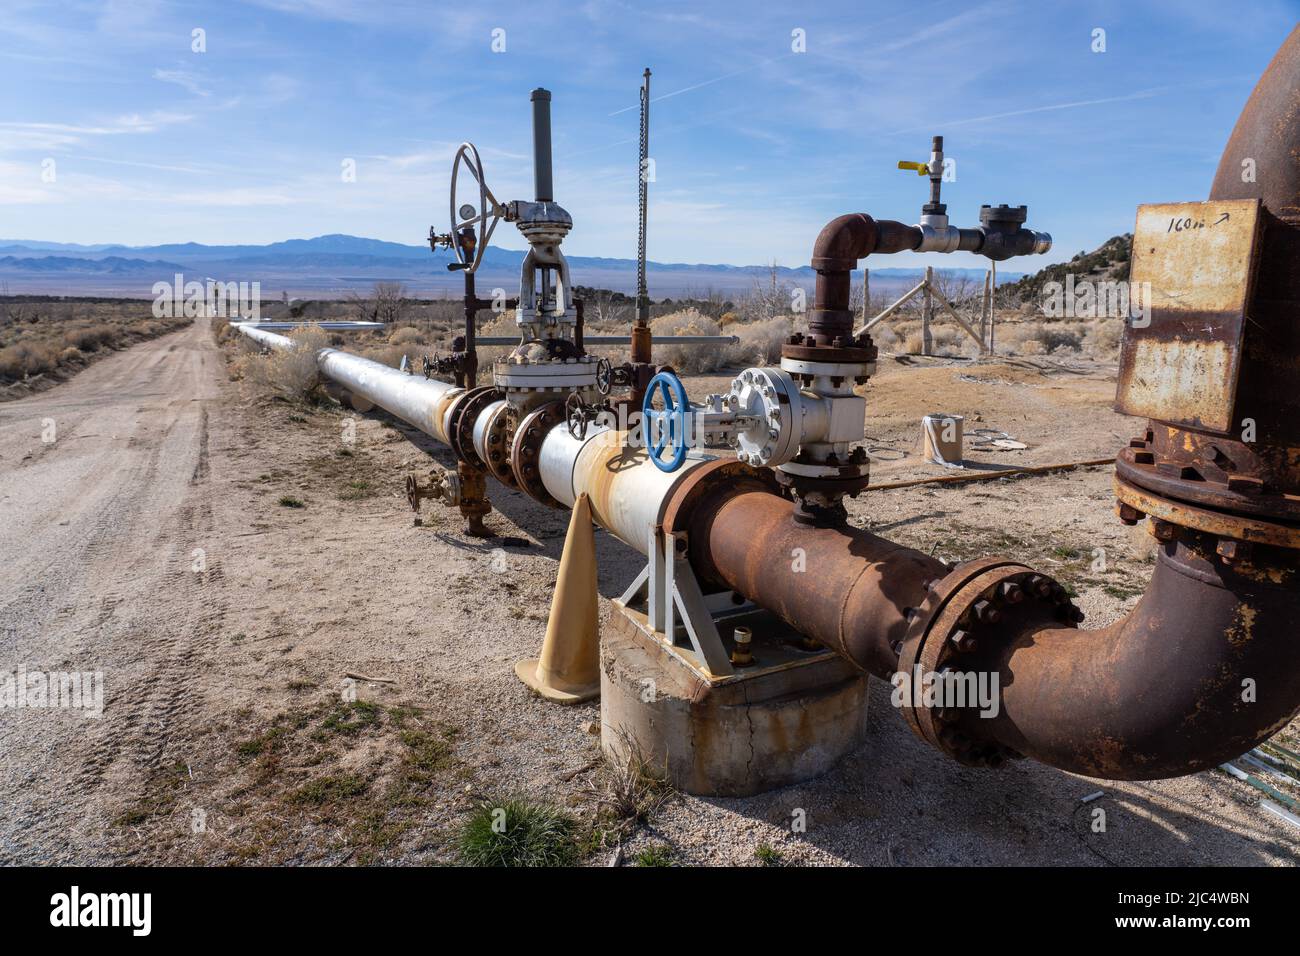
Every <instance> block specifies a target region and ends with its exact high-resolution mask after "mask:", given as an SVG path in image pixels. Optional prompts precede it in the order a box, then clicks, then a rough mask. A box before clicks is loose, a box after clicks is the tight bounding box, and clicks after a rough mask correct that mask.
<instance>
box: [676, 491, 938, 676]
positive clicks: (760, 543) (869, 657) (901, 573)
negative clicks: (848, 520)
mask: <svg viewBox="0 0 1300 956" xmlns="http://www.w3.org/2000/svg"><path fill="white" fill-rule="evenodd" d="M735 487H739V488H741V489H744V490H739V491H738V492H736V491H731V490H730V488H735ZM730 488H729V489H727V490H724V491H723V492H722V493H721V494H719V495H718V496H717V497H716V498H715V499H713V500H712V501H705V502H702V503H701V505H700V506H699V507H697V508H696V511H695V515H694V516H693V518H692V520H691V523H690V542H691V549H690V552H691V559H692V564H693V566H694V569H695V571H696V573H697V574H698V575H700V576H701V577H703V578H704V579H705V580H708V581H712V582H714V583H717V584H720V585H722V586H723V587H726V588H729V589H731V590H733V591H736V592H737V593H739V594H743V595H745V596H746V597H748V598H750V599H751V600H753V601H755V602H757V603H758V604H761V605H762V606H763V607H765V608H766V609H768V610H769V611H772V612H773V613H774V614H777V615H778V616H780V617H781V618H783V619H784V620H785V621H786V622H787V623H789V624H790V625H791V626H793V627H795V628H797V629H798V630H799V631H800V632H801V633H802V634H804V635H806V636H808V637H811V638H814V639H815V640H818V641H820V642H821V643H823V644H825V645H826V646H828V647H830V648H831V649H832V650H834V651H836V652H837V653H838V654H840V655H841V656H842V657H844V658H845V659H846V660H848V661H849V662H850V663H852V664H853V665H855V666H856V667H858V668H860V669H862V670H864V671H866V672H868V673H871V674H875V675H876V676H877V677H880V678H881V679H883V680H888V679H889V678H890V676H891V675H892V674H893V673H894V671H895V670H896V669H897V662H898V653H897V647H898V645H899V643H900V642H901V641H902V639H903V635H904V633H905V632H906V630H907V627H908V624H909V621H910V620H911V616H910V615H912V614H914V613H915V611H916V608H918V607H919V606H920V605H921V602H922V601H923V599H924V598H925V595H926V590H927V587H928V586H929V583H930V582H931V581H934V580H938V579H939V578H942V577H943V576H944V575H945V574H946V573H947V572H948V568H947V566H946V565H944V564H943V562H941V561H937V560H935V559H934V558H931V557H929V556H928V555H925V554H923V553H921V552H920V551H915V550H913V549H911V548H908V547H904V546H903V545H898V544H894V543H893V542H890V541H886V540H885V539H884V538H880V537H877V536H876V535H873V534H871V533H870V532H867V531H863V530H862V529H860V528H852V527H848V526H844V525H840V526H826V527H820V528H810V527H809V526H808V525H806V524H800V523H798V522H796V521H795V520H794V504H793V503H792V502H790V501H788V500H786V499H785V498H781V497H779V496H777V495H775V494H772V493H771V492H770V491H767V490H763V489H761V488H757V487H752V486H751V487H750V489H746V486H744V485H743V484H739V483H732V484H731V485H730ZM670 507H671V506H670Z"/></svg>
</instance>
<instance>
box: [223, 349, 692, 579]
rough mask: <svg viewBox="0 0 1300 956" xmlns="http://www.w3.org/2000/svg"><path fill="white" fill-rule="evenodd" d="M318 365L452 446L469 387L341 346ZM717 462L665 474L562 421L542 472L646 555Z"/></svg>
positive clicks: (612, 438) (605, 432)
mask: <svg viewBox="0 0 1300 956" xmlns="http://www.w3.org/2000/svg"><path fill="white" fill-rule="evenodd" d="M236 327H237V328H238V329H239V330H240V331H241V332H243V333H244V334H245V335H247V336H248V337H249V338H251V339H253V340H254V341H256V342H258V343H259V344H262V345H265V346H267V347H268V348H274V349H291V348H293V347H295V345H296V343H295V342H294V341H293V340H292V339H289V338H286V337H285V336H283V335H276V334H274V333H272V332H267V331H265V330H263V329H257V328H254V327H252V326H249V325H238V324H236ZM316 361H317V362H318V364H319V365H320V369H321V374H323V375H324V376H325V377H326V378H328V379H330V380H332V381H334V382H337V383H338V384H340V385H342V386H343V387H344V388H347V389H348V390H349V391H351V392H353V393H354V394H358V395H361V396H363V397H365V398H367V399H369V400H370V401H372V402H374V403H375V404H376V405H378V406H380V407H381V408H384V409H386V410H387V411H389V412H391V413H392V414H394V415H396V416H397V417H398V418H400V419H402V420H403V421H405V422H409V423H410V424H412V425H414V426H415V427H416V428H418V429H420V430H421V431H423V432H424V433H425V434H428V435H432V436H433V437H434V438H436V439H438V440H439V441H441V442H443V443H444V444H446V443H447V433H448V429H447V411H448V409H449V408H450V406H451V404H452V402H453V400H454V399H455V398H456V397H457V396H459V395H461V394H463V393H464V389H461V388H458V387H456V386H454V385H449V384H447V383H446V382H438V381H434V380H431V379H426V378H417V377H414V376H411V375H407V374H406V373H404V372H399V371H397V370H396V369H393V368H389V367H388V366H387V365H381V364H379V363H378V362H372V361H370V360H369V359H363V358H361V357H360V356H356V355H352V354H350V353H348V352H342V351H339V350H338V349H333V348H326V349H321V350H320V351H319V352H318V353H317V355H316ZM501 405H502V402H499V401H498V402H493V403H491V404H489V405H487V406H485V407H484V408H483V409H482V411H480V413H479V415H478V417H477V418H476V419H475V422H474V429H473V432H472V434H473V436H474V447H475V450H476V451H478V453H479V455H480V456H481V457H484V458H486V451H487V449H486V444H485V431H486V428H487V426H488V423H489V422H490V420H491V416H492V415H493V414H495V413H496V412H497V411H498V409H499V408H500V407H501ZM715 457H716V456H714V455H709V454H705V453H702V452H698V451H692V452H690V453H689V454H688V455H687V456H686V461H685V462H684V463H683V464H682V466H681V467H680V468H678V469H677V470H676V471H673V472H664V471H660V470H659V469H658V468H656V467H655V466H654V463H653V462H651V461H650V459H649V457H648V455H647V453H646V450H645V449H644V448H642V447H636V448H632V447H628V445H627V443H626V435H625V434H624V433H623V432H619V431H616V430H614V429H611V428H608V427H602V426H601V425H599V424H596V423H592V424H591V425H590V426H589V430H588V432H587V434H586V436H585V437H584V438H583V439H582V440H581V441H579V440H578V439H575V438H574V437H573V436H572V435H570V434H569V428H568V425H567V424H566V423H564V422H561V423H560V424H558V425H556V426H555V427H554V428H552V429H551V430H550V431H549V432H547V434H546V437H545V438H543V439H542V448H541V452H540V455H539V461H538V469H539V472H540V476H541V481H542V484H543V486H544V487H545V488H546V490H547V491H548V492H550V494H551V495H552V496H553V497H554V498H555V499H556V500H557V501H558V502H560V503H561V504H563V505H565V506H566V507H570V508H571V507H573V504H574V502H575V501H577V498H578V495H580V494H582V493H583V492H586V494H587V496H588V497H589V498H590V500H591V510H592V515H593V517H594V518H595V520H596V521H597V523H599V524H600V525H601V526H602V527H603V528H605V529H606V530H608V531H609V532H610V533H611V534H613V535H615V536H616V537H618V538H619V539H620V540H622V541H623V542H624V543H626V544H628V545H630V546H631V547H633V548H635V549H636V550H637V551H639V552H641V553H642V554H644V553H645V550H646V544H647V540H648V537H649V530H650V528H652V527H656V526H658V525H659V524H660V523H661V522H662V520H663V513H664V509H665V508H666V507H667V504H668V501H669V499H670V497H671V496H672V492H673V490H674V489H675V488H676V487H677V485H678V483H679V482H681V481H682V480H683V479H684V478H685V477H686V476H687V475H688V474H689V473H690V472H691V470H692V469H694V468H696V467H698V466H699V465H701V464H703V463H704V462H706V461H712V460H713V459H714V458H715Z"/></svg>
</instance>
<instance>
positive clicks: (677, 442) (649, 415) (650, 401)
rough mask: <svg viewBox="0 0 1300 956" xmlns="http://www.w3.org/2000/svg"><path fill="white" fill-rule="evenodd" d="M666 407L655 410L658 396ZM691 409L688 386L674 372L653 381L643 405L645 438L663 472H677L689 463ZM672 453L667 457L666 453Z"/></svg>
mask: <svg viewBox="0 0 1300 956" xmlns="http://www.w3.org/2000/svg"><path fill="white" fill-rule="evenodd" d="M656 395H658V396H659V397H660V400H661V401H662V402H663V406H664V407H663V408H655V407H654V399H655V396H656ZM690 410H691V403H690V399H688V398H687V397H686V386H685V385H683V384H682V380H681V379H680V378H678V377H677V376H676V375H674V374H673V373H672V372H660V373H659V374H658V375H656V376H655V377H654V378H652V379H650V384H649V386H648V387H647V388H646V390H645V398H644V399H643V400H642V402H641V437H642V440H643V441H644V442H645V445H646V451H647V452H648V453H649V455H650V460H651V461H652V462H654V463H655V467H656V468H658V469H659V470H660V471H676V470H677V469H678V468H680V467H682V462H684V461H686V432H687V423H688V420H689V419H688V416H689V414H690ZM666 451H667V452H671V455H670V456H669V457H667V458H665V457H664V453H665V452H666Z"/></svg>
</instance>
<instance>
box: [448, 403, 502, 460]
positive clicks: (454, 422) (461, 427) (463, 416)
mask: <svg viewBox="0 0 1300 956" xmlns="http://www.w3.org/2000/svg"><path fill="white" fill-rule="evenodd" d="M496 397H497V395H496V389H495V388H494V387H492V386H491V385H480V386H478V387H477V388H471V389H469V390H468V391H465V392H462V393H460V395H458V396H457V398H456V400H455V401H454V402H453V403H452V405H451V407H450V408H449V409H448V410H447V426H448V427H447V439H448V441H447V444H448V445H450V446H451V450H452V451H454V452H455V453H456V457H457V458H460V459H462V460H464V461H467V462H469V463H470V464H472V465H474V466H475V467H476V468H483V467H486V462H483V461H482V460H480V459H479V456H478V452H476V451H475V450H474V422H475V421H476V420H477V419H478V416H479V413H480V412H482V411H483V409H485V408H486V407H487V406H488V405H491V404H492V402H493V401H494V400H495V399H496Z"/></svg>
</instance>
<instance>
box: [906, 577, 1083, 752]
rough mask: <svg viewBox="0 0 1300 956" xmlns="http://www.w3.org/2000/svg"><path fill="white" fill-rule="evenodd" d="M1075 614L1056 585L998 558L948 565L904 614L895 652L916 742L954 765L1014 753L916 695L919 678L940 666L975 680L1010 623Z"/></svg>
mask: <svg viewBox="0 0 1300 956" xmlns="http://www.w3.org/2000/svg"><path fill="white" fill-rule="evenodd" d="M1082 617H1083V615H1082V614H1081V613H1080V612H1079V609H1078V608H1077V607H1075V606H1074V603H1073V602H1072V601H1071V600H1070V598H1069V596H1068V595H1067V594H1066V592H1065V588H1063V587H1062V586H1061V585H1060V584H1059V583H1057V582H1056V581H1053V580H1052V579H1051V578H1049V577H1047V576H1046V575H1043V574H1039V573H1037V572H1035V571H1034V570H1033V569H1032V568H1030V567H1028V566H1026V565H1023V564H1020V563H1018V562H1015V561H1010V560H1007V559H1005V558H984V559H981V560H978V561H970V562H968V563H966V564H963V565H960V566H958V567H957V568H955V569H954V570H953V571H952V572H951V573H950V574H949V575H948V576H947V577H945V578H944V579H942V580H941V581H936V582H934V583H933V584H931V586H930V590H929V593H928V594H927V596H926V600H925V603H924V604H922V605H921V607H920V609H919V613H918V614H917V615H916V616H915V617H914V618H913V619H912V623H911V625H910V626H909V627H908V632H907V636H906V637H905V638H904V640H903V646H902V649H901V650H900V653H899V661H898V670H899V672H900V673H901V674H903V675H905V676H906V678H907V682H906V684H905V685H904V686H906V687H907V688H909V689H911V690H912V691H913V692H912V693H910V694H907V693H905V694H904V695H903V707H902V710H903V716H904V718H905V719H906V720H907V723H908V726H909V727H911V728H912V731H913V732H914V733H915V734H916V735H917V736H918V737H920V738H921V739H922V740H924V741H926V742H927V743H929V744H930V745H931V746H933V747H936V748H938V749H939V750H941V751H943V752H944V753H946V754H948V756H950V757H952V758H953V759H955V760H957V761H958V762H960V763H963V764H967V765H969V766H983V767H998V766H1001V765H1002V763H1003V762H1004V761H1006V760H1007V759H1009V758H1015V757H1019V756H1021V754H1020V753H1019V752H1018V751H1016V750H1014V749H1012V748H1009V747H1007V746H1005V745H1003V744H1002V743H1001V742H999V741H997V740H993V739H989V738H986V737H984V738H982V737H979V736H977V735H974V734H972V733H971V732H969V731H968V730H966V729H964V728H963V727H962V723H963V721H965V720H966V719H967V718H968V717H969V713H968V710H963V709H959V708H956V707H952V706H948V705H947V703H945V704H944V705H943V706H938V707H936V706H929V705H928V704H927V703H926V702H925V700H924V698H923V697H920V696H918V694H919V692H920V690H922V689H923V688H924V686H925V682H926V681H928V680H931V679H932V678H934V677H937V675H940V674H941V673H944V672H949V673H953V674H956V675H970V676H972V677H975V678H978V676H979V674H980V673H981V672H985V673H987V668H986V666H985V665H984V664H983V663H982V662H983V661H985V660H987V659H988V657H989V654H990V649H991V648H993V647H997V646H1000V645H1002V644H1003V643H1005V642H1006V640H1007V635H1008V634H1011V633H1015V628H1023V627H1025V626H1026V625H1030V624H1033V625H1038V626H1041V625H1044V624H1051V623H1055V622H1060V623H1062V624H1063V625H1065V626H1067V627H1072V626H1073V625H1074V624H1076V623H1078V621H1079V620H1081V619H1082Z"/></svg>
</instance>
